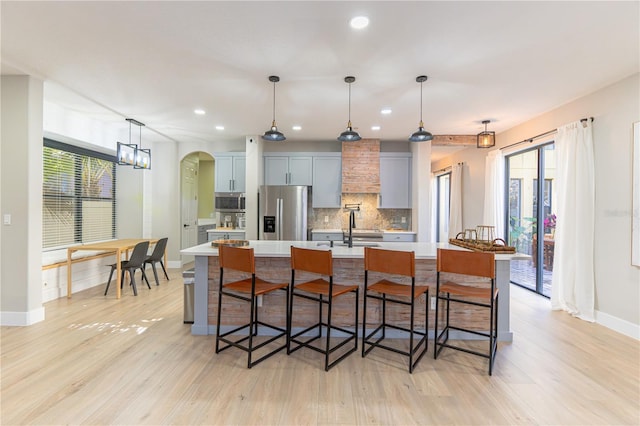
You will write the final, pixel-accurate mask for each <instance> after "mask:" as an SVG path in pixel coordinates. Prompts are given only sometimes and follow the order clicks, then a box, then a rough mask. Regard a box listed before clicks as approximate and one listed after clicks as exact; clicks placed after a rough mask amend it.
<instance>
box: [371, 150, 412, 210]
mask: <svg viewBox="0 0 640 426" xmlns="http://www.w3.org/2000/svg"><path fill="white" fill-rule="evenodd" d="M378 208H381V209H410V208H411V157H410V156H407V155H395V154H392V153H389V155H382V154H381V155H380V198H379V206H378Z"/></svg>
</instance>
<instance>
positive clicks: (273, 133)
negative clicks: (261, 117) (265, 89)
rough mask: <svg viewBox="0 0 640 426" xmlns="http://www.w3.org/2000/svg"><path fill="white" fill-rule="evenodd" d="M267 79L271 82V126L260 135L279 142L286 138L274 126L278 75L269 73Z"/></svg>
mask: <svg viewBox="0 0 640 426" xmlns="http://www.w3.org/2000/svg"><path fill="white" fill-rule="evenodd" d="M269 81H270V82H272V83H273V121H272V122H271V128H270V129H269V130H267V131H266V132H264V135H262V139H264V140H265V141H269V142H281V141H283V140H286V139H287V138H286V137H285V136H284V134H283V133H282V132H279V131H278V127H277V126H276V83H277V82H279V81H280V77H278V76H277V75H271V76H269Z"/></svg>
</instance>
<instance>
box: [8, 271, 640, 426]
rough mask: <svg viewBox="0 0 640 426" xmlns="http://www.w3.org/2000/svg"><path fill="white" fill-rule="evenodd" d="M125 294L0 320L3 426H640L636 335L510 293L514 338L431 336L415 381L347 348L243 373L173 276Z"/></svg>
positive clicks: (397, 364)
mask: <svg viewBox="0 0 640 426" xmlns="http://www.w3.org/2000/svg"><path fill="white" fill-rule="evenodd" d="M170 276H171V278H172V279H171V281H170V282H167V281H164V280H163V281H161V285H160V287H156V286H155V285H152V287H153V288H152V289H151V290H148V289H146V287H144V288H142V289H140V290H139V296H138V297H133V296H132V294H131V291H130V290H129V289H125V292H124V295H123V298H122V299H121V300H116V299H115V298H114V297H113V295H110V296H108V297H106V298H105V297H104V296H103V295H102V292H103V288H102V287H100V288H94V289H90V290H87V291H84V292H80V293H77V294H74V297H73V299H71V300H67V299H59V300H55V301H52V302H49V303H47V304H46V305H45V308H46V320H45V321H44V322H41V323H39V324H35V325H33V326H30V327H23V328H15V327H3V328H2V330H1V331H2V336H1V338H2V339H1V344H2V371H1V373H2V376H1V379H2V388H1V403H2V405H1V407H0V408H1V417H0V420H1V423H2V424H3V425H12V424H30V425H31V424H153V425H156V424H158V425H159V424H255V425H272V424H273V425H275V424H285V425H305V424H311V425H337V424H387V425H410V424H465V425H467V424H508V425H516V424H544V425H548V424H554V425H557V424H562V425H567V424H574V425H578V424H579V425H583V424H601V425H614V424H615V425H619V424H634V425H637V424H640V402H639V401H640V385H639V377H640V343H639V342H638V341H636V340H633V339H631V338H628V337H625V336H623V335H620V334H618V333H615V332H612V331H610V330H608V329H606V328H604V327H601V326H599V325H596V324H590V323H586V322H583V321H580V320H577V319H574V318H571V317H570V316H569V315H567V314H565V313H561V312H551V311H550V310H549V309H548V301H547V300H546V299H542V298H540V297H539V296H535V295H533V294H532V293H529V292H527V291H526V290H523V289H519V288H516V287H513V288H512V294H513V303H512V313H511V323H512V329H513V331H514V334H515V338H514V341H513V343H511V344H501V345H500V349H499V352H498V356H497V359H496V363H495V368H494V375H493V376H492V377H489V376H488V375H487V372H486V368H487V364H486V362H487V361H486V360H484V359H481V358H478V357H475V356H470V355H466V354H463V353H458V352H455V351H451V350H449V351H446V350H445V352H443V354H442V355H441V357H440V358H439V359H438V360H433V354H432V342H429V354H428V355H426V356H425V357H424V358H423V359H422V361H421V362H420V364H419V365H418V366H417V368H416V370H415V371H414V373H413V374H412V375H410V374H409V373H408V371H407V365H406V360H405V359H404V358H403V357H400V356H399V355H395V354H392V353H388V352H386V351H380V350H378V351H377V352H376V351H375V350H374V351H373V352H372V353H371V354H370V355H368V356H367V358H364V359H362V358H361V356H360V354H359V353H357V354H352V355H351V356H350V357H348V358H347V359H346V360H345V361H343V362H342V363H341V364H339V365H338V366H336V367H335V368H334V369H332V370H331V371H330V372H328V373H325V372H324V370H323V369H322V363H321V359H320V355H319V354H316V353H311V351H308V350H306V351H305V350H301V351H298V352H296V353H294V354H292V355H291V356H287V355H286V354H285V353H279V354H277V355H276V356H274V357H273V358H270V359H268V360H266V361H265V362H263V363H262V364H259V365H257V366H255V367H254V368H253V369H251V370H248V369H247V368H246V365H245V364H246V356H245V354H244V353H240V352H239V351H237V350H229V351H226V352H223V353H222V354H219V355H216V354H215V353H214V338H213V336H192V335H191V334H190V328H189V326H188V325H184V324H183V323H182V319H183V318H182V292H183V284H182V277H181V274H180V271H177V270H174V271H171V273H170Z"/></svg>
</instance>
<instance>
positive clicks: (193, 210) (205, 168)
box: [180, 151, 215, 264]
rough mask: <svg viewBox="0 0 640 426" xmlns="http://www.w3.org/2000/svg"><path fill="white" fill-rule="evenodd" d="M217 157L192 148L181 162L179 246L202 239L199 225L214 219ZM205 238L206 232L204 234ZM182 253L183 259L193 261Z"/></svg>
mask: <svg viewBox="0 0 640 426" xmlns="http://www.w3.org/2000/svg"><path fill="white" fill-rule="evenodd" d="M214 167H215V160H214V158H213V157H212V156H211V155H210V154H208V153H206V152H201V151H198V152H192V153H190V154H188V155H186V156H185V157H184V158H183V159H182V161H181V162H180V218H181V224H182V228H181V241H180V248H181V249H182V248H187V247H193V246H195V245H197V244H199V243H201V242H202V241H201V240H202V238H200V241H199V239H198V227H199V224H201V225H200V226H203V227H206V226H207V222H208V221H211V222H212V223H213V221H214V220H215V219H214ZM205 242H206V234H205ZM192 260H193V259H192V258H186V256H183V259H182V263H183V264H184V263H187V262H190V261H192Z"/></svg>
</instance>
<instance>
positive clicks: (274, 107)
mask: <svg viewBox="0 0 640 426" xmlns="http://www.w3.org/2000/svg"><path fill="white" fill-rule="evenodd" d="M273 122H274V123H275V122H276V82H275V81H274V82H273Z"/></svg>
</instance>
